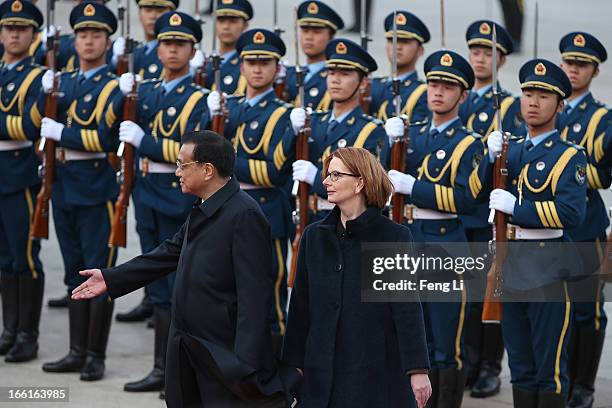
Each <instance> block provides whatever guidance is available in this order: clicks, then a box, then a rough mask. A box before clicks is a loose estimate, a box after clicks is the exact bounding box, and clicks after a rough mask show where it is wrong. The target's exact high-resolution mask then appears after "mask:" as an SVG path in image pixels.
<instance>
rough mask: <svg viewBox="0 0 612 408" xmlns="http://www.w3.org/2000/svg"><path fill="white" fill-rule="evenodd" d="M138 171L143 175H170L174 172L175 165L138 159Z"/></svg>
mask: <svg viewBox="0 0 612 408" xmlns="http://www.w3.org/2000/svg"><path fill="white" fill-rule="evenodd" d="M140 170H141V171H143V172H145V173H172V174H174V173H175V172H176V164H170V163H159V162H154V161H152V160H148V159H142V158H141V159H140Z"/></svg>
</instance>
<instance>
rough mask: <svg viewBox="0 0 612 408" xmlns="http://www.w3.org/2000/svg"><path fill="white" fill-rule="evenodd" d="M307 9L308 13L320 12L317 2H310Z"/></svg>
mask: <svg viewBox="0 0 612 408" xmlns="http://www.w3.org/2000/svg"><path fill="white" fill-rule="evenodd" d="M306 10H307V11H308V14H317V13H318V12H319V6H317V3H309V4H308V7H307V8H306Z"/></svg>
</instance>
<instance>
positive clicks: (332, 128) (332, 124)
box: [327, 120, 338, 136]
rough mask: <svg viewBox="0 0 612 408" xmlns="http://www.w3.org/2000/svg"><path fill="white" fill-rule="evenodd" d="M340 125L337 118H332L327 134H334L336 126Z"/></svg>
mask: <svg viewBox="0 0 612 408" xmlns="http://www.w3.org/2000/svg"><path fill="white" fill-rule="evenodd" d="M337 127H338V121H337V120H331V121H330V122H329V125H328V126H327V136H332V135H333V133H334V131H335V130H336V128H337Z"/></svg>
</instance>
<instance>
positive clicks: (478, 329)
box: [459, 20, 521, 397]
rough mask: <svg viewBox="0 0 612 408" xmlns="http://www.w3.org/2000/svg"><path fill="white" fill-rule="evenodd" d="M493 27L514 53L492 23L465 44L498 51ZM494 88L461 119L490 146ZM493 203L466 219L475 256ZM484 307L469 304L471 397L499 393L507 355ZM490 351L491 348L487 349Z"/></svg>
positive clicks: (482, 24) (505, 121) (473, 96)
mask: <svg viewBox="0 0 612 408" xmlns="http://www.w3.org/2000/svg"><path fill="white" fill-rule="evenodd" d="M493 27H495V30H496V34H497V44H496V47H497V52H498V54H501V55H503V56H507V55H510V54H512V53H513V52H514V45H513V42H512V38H511V37H510V34H509V33H508V32H507V31H506V29H505V28H504V27H502V26H501V25H499V24H497V23H495V22H493V21H490V20H478V21H475V22H473V23H472V24H470V26H469V27H468V29H467V30H466V34H465V40H466V43H467V45H468V47H470V49H472V48H473V47H479V48H484V49H487V50H490V49H491V48H492V47H493ZM497 87H498V92H499V104H500V106H499V112H500V113H499V115H501V118H502V129H503V130H504V131H505V132H510V133H512V134H516V132H515V131H516V128H517V126H519V125H520V124H521V118H520V109H521V107H520V100H519V99H518V98H515V97H514V96H512V94H511V93H510V92H508V91H506V90H505V89H502V88H501V86H500V85H499V83H498V84H497ZM492 88H493V87H492V85H488V86H484V87H482V88H480V89H478V90H476V89H472V90H470V92H469V95H468V98H467V99H466V101H465V102H464V103H463V104H461V107H460V109H459V116H460V117H461V120H462V121H463V123H464V125H465V126H466V127H467V128H468V129H469V130H470V131H473V132H476V133H478V134H480V135H482V136H483V138H482V142H483V143H485V144H486V140H487V138H488V136H489V134H490V133H491V132H492V131H494V130H498V129H497V114H496V110H495V100H494V98H493V91H492ZM488 217H489V206H488V203H486V202H483V203H479V204H478V205H477V206H476V209H475V211H474V213H473V214H470V215H463V216H461V217H460V218H461V222H462V224H463V226H464V228H465V232H466V235H467V237H468V241H470V242H473V243H474V244H473V248H474V249H475V250H476V252H486V251H487V247H488V243H489V240H490V239H491V237H492V229H491V226H490V225H489V223H488V220H487V219H488ZM482 308H483V303H482V302H472V303H470V316H469V322H468V327H469V329H468V332H467V333H466V344H465V350H466V359H467V361H468V366H469V367H468V380H467V381H468V384H470V385H472V384H473V386H472V391H471V395H472V396H475V397H488V396H492V395H494V394H497V392H499V387H500V383H501V382H500V380H499V378H498V375H499V373H500V372H501V360H502V358H503V353H504V345H503V338H502V333H501V326H500V325H499V324H491V323H486V324H484V323H482V321H481V320H482V319H481V315H482ZM485 345H486V346H485Z"/></svg>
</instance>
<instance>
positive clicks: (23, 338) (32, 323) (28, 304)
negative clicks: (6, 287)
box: [4, 275, 45, 363]
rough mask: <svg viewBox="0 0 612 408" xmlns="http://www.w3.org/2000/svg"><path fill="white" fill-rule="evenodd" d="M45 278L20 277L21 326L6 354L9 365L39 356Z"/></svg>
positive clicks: (40, 276) (19, 325)
mask: <svg viewBox="0 0 612 408" xmlns="http://www.w3.org/2000/svg"><path fill="white" fill-rule="evenodd" d="M44 291H45V278H44V276H43V275H39V276H38V277H37V278H36V279H33V278H32V277H31V276H20V277H19V324H18V326H17V338H16V340H15V344H14V345H13V347H12V348H11V349H10V350H9V351H8V353H7V354H6V358H5V359H4V361H6V362H7V363H21V362H24V361H30V360H33V359H35V358H36V357H37V356H38V325H39V323H40V311H41V309H42V300H43V294H44Z"/></svg>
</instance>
